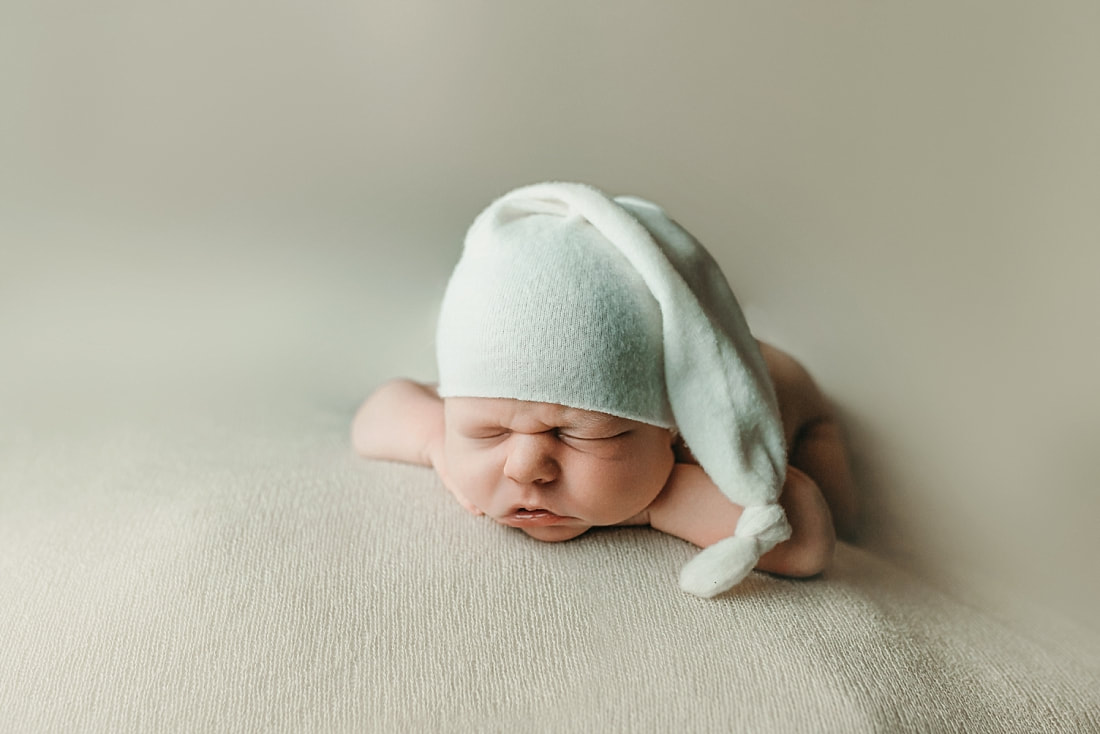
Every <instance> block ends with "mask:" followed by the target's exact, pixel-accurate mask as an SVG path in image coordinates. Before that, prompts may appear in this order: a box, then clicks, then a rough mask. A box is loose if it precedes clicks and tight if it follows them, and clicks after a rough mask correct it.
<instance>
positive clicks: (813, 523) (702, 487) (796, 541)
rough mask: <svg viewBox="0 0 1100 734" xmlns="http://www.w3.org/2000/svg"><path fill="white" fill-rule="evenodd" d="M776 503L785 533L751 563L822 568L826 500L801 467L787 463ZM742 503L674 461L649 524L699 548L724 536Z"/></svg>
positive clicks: (831, 539)
mask: <svg viewBox="0 0 1100 734" xmlns="http://www.w3.org/2000/svg"><path fill="white" fill-rule="evenodd" d="M779 504H781V505H782V506H783V509H784V510H785V511H786V512H787V520H788V521H789V522H790V524H791V529H792V534H791V537H790V538H789V539H787V540H785V541H784V542H782V543H780V544H779V545H777V546H775V547H774V548H772V549H771V550H770V551H768V552H767V553H765V554H764V555H763V556H762V557H761V558H760V562H759V563H758V564H757V565H756V567H757V568H758V569H759V570H761V571H768V572H770V573H778V574H783V575H784V576H813V575H815V574H818V573H821V572H822V571H824V570H825V567H826V566H827V565H828V564H829V560H830V559H831V558H832V555H833V548H834V546H835V545H836V533H835V531H834V530H833V521H832V517H831V516H830V514H829V506H828V505H827V504H826V503H825V499H824V498H823V497H822V495H821V490H819V489H818V487H817V485H816V484H815V483H814V481H813V480H812V479H810V478H809V477H808V476H806V475H805V474H804V473H802V472H801V471H799V470H798V469H795V468H794V467H788V469H787V481H786V483H785V484H784V485H783V493H782V494H781V495H780V497H779ZM741 511H742V508H741V507H740V506H739V505H735V504H734V503H732V502H730V500H729V499H728V498H727V497H726V496H725V495H724V494H722V491H721V490H719V489H718V487H717V485H715V484H714V482H712V481H711V480H710V477H708V476H707V475H706V472H704V471H703V470H702V468H700V467H699V466H697V465H694V464H676V466H675V467H674V468H673V470H672V474H671V475H670V477H669V480H668V483H667V484H666V485H665V488H664V490H662V492H661V494H660V495H659V496H658V497H657V499H656V500H654V502H653V504H651V505H650V506H649V511H648V512H649V524H650V525H652V526H653V527H654V528H656V529H657V530H661V531H663V532H666V533H669V534H670V535H675V536H676V537H678V538H683V539H684V540H687V541H690V542H692V543H694V544H695V545H698V546H699V547H701V548H705V547H707V546H709V545H713V544H714V543H717V542H718V541H719V540H722V539H723V538H726V537H728V536H729V535H730V534H731V532H732V528H734V527H736V525H737V520H738V519H739V518H740V517H741Z"/></svg>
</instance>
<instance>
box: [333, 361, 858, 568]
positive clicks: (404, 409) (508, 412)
mask: <svg viewBox="0 0 1100 734" xmlns="http://www.w3.org/2000/svg"><path fill="white" fill-rule="evenodd" d="M760 348H761V351H762V353H763V355H764V359H765V361H766V363H767V365H768V371H769V373H770V374H771V377H772V380H773V382H774V383H775V386H776V393H777V396H778V398H779V407H780V414H781V416H782V419H783V428H784V433H785V438H786V440H787V447H788V469H787V478H786V482H785V483H784V485H783V491H782V494H781V495H780V499H779V501H780V504H781V505H782V506H783V508H784V510H786V513H787V518H788V520H789V522H790V524H791V528H792V531H793V532H792V535H791V537H790V538H789V539H788V540H786V541H784V542H783V543H780V544H779V545H777V546H776V547H775V548H773V549H772V550H771V551H769V552H768V553H766V554H764V555H763V556H762V557H761V559H760V562H759V563H758V564H757V568H758V569H759V570H762V571H768V572H771V573H778V574H782V575H786V576H799V577H802V576H813V575H815V574H818V573H820V572H821V571H823V570H824V569H825V568H826V566H827V565H828V563H829V561H830V559H831V558H832V554H833V547H834V545H835V542H836V537H837V535H838V534H839V535H840V536H841V537H844V538H847V537H850V536H851V535H853V534H854V532H855V528H856V519H857V506H856V495H855V489H854V484H853V482H852V477H851V472H850V470H849V466H848V458H847V452H846V450H845V447H844V444H843V440H842V438H841V433H840V429H839V426H838V425H837V423H836V420H835V418H834V417H833V415H832V412H831V410H830V409H829V406H828V403H827V401H826V400H825V399H824V397H823V396H822V394H821V392H820V391H819V390H818V388H817V386H816V385H815V384H814V382H813V380H812V379H811V377H810V376H809V374H808V373H807V372H806V370H805V369H803V368H802V366H801V365H800V364H798V362H796V361H795V360H794V359H793V358H791V357H790V356H789V355H787V354H785V353H783V352H781V351H780V350H778V349H776V348H774V347H771V346H769V345H767V344H763V343H761V344H760ZM352 443H353V446H354V447H355V450H356V452H357V453H358V454H360V455H361V456H364V457H368V458H374V459H385V460H391V461H401V462H406V463H412V464H421V465H424V466H431V467H433V468H434V469H435V470H436V472H437V473H438V475H439V477H440V479H441V481H442V482H443V485H444V486H445V487H446V488H447V489H448V490H449V491H450V492H451V494H453V495H454V497H455V498H456V499H457V500H458V502H459V503H460V504H461V505H462V506H463V507H465V508H466V509H467V510H468V511H469V512H471V513H473V514H475V515H488V516H489V517H491V518H492V519H493V520H495V521H496V522H498V523H501V524H503V525H507V526H510V527H515V528H519V529H520V530H522V531H523V532H525V533H527V534H528V535H530V536H531V537H533V538H537V539H538V540H543V541H563V540H570V539H571V538H575V537H577V536H578V535H581V534H582V533H584V532H586V531H587V530H589V529H591V528H593V527H606V526H615V525H649V526H652V527H653V528H656V529H657V530H660V531H663V532H666V533H669V534H671V535H675V536H677V537H679V538H683V539H685V540H687V541H690V542H691V543H694V544H695V545H697V546H700V547H706V546H709V545H711V544H713V543H715V542H717V541H719V540H722V539H723V538H726V537H728V536H729V535H731V534H732V533H733V528H734V527H735V526H736V525H737V520H738V518H740V516H741V512H742V508H741V507H740V506H738V505H736V504H734V503H733V502H731V501H730V500H729V499H728V498H727V497H726V496H725V495H724V494H723V493H722V492H721V490H719V489H718V487H717V486H716V485H715V484H714V483H713V482H712V481H711V480H710V478H709V477H708V476H707V475H706V473H705V472H704V471H703V470H702V469H701V468H700V467H699V466H698V464H697V463H696V462H695V459H694V457H692V456H691V452H690V450H689V448H688V447H686V446H684V445H683V443H682V441H680V440H679V439H678V438H677V436H676V435H675V434H674V433H673V432H671V431H668V430H666V429H663V428H659V427H657V426H652V425H649V424H646V423H639V422H637V421H633V420H628V419H625V418H618V417H615V416H611V415H607V414H604V413H596V412H592V411H585V410H578V409H575V408H568V407H565V406H561V405H555V404H552V403H534V402H526V401H520V400H511V399H501V398H446V399H441V398H440V397H439V396H438V394H437V393H436V391H435V388H434V387H433V386H431V385H425V384H421V383H417V382H413V381H411V380H404V379H398V380H391V381H390V382H387V383H385V384H384V385H382V386H381V387H380V388H379V389H378V390H376V391H375V392H374V393H373V394H372V395H371V396H370V397H369V398H367V400H366V401H365V402H364V403H363V405H362V407H360V409H359V411H358V413H357V414H356V416H355V420H354V422H353V424H352Z"/></svg>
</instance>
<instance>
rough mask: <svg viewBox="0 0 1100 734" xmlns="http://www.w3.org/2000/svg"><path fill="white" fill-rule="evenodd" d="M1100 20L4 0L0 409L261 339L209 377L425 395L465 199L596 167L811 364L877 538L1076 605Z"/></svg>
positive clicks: (78, 401)
mask: <svg viewBox="0 0 1100 734" xmlns="http://www.w3.org/2000/svg"><path fill="white" fill-rule="evenodd" d="M1098 7H1100V6H1097V5H1096V4H1094V3H1090V2H1081V3H1069V2H1050V3H1033V2H967V3H959V2H922V3H874V2H851V1H846V2H784V3H756V2H703V1H701V0H693V1H689V2H682V3H671V2H664V3H661V2H640V3H628V2H622V1H621V0H614V1H611V2H603V3H591V2H579V1H578V0H562V1H561V2H557V3H550V4H547V3H540V4H537V5H536V4H527V3H522V2H442V1H440V2H434V3H433V2H425V1H424V0H413V1H410V0H401V1H400V2H399V1H398V0H386V1H383V2H361V1H360V2H335V3H327V4H319V3H307V2H304V1H299V2H276V3H272V4H260V5H257V4H255V3H245V2H241V1H240V0H228V1H226V0H218V1H217V2H215V1H214V0H199V1H198V2H187V3H183V2H180V3H172V4H170V5H168V4H163V3H142V2H137V1H136V0H124V1H123V2H114V3H110V4H107V5H102V4H101V5H99V6H97V7H96V8H95V9H91V8H89V7H86V6H85V5H84V4H81V3H77V2H72V1H71V0H70V1H69V2H62V3H51V4H48V5H47V4H44V3H32V2H14V3H5V7H4V10H3V16H4V18H5V19H4V21H3V22H0V85H2V87H0V88H2V89H3V96H2V98H0V107H2V110H0V112H2V114H0V159H2V160H3V161H4V162H3V164H2V165H0V228H2V229H0V238H2V245H0V247H2V248H3V249H2V261H0V289H6V290H7V291H8V292H9V293H11V292H12V291H13V290H15V289H20V292H21V293H23V294H24V297H23V299H22V301H21V302H23V303H26V302H32V303H35V304H36V308H39V309H40V310H41V313H45V314H54V313H55V314H56V316H57V318H56V320H55V323H56V324H57V328H56V330H54V331H53V332H46V333H44V332H43V331H41V330H40V329H36V330H30V329H21V328H20V326H19V323H20V318H19V315H18V314H7V316H8V317H9V318H8V319H6V321H7V323H6V324H5V325H4V329H3V334H0V335H2V336H3V337H4V340H5V347H4V349H5V351H8V350H10V352H9V354H14V355H17V358H16V359H15V360H11V359H7V360H5V361H6V362H7V364H6V366H4V367H0V369H2V370H5V371H6V373H7V374H6V375H4V380H3V382H4V387H3V388H2V389H0V397H2V398H3V399H4V400H5V401H6V404H7V405H6V409H7V410H15V411H22V414H23V415H25V420H26V422H27V424H28V425H29V426H31V427H32V428H33V429H36V430H49V427H50V426H54V425H59V424H62V423H65V424H68V423H71V422H77V423H81V422H83V423H87V424H94V422H95V420H96V418H95V416H96V415H98V414H101V413H103V412H104V411H109V410H110V409H111V405H112V394H117V393H118V392H119V391H123V390H125V391H130V393H132V392H133V391H142V390H145V391H148V394H149V395H150V399H151V400H152V396H154V395H156V394H161V393H163V392H164V391H178V392H181V393H186V389H187V384H188V382H187V380H188V361H187V359H188V355H189V353H191V352H193V351H194V350H206V351H208V350H226V353H227V354H237V352H234V351H233V350H241V349H244V348H248V349H249V350H251V352H250V354H251V356H250V357H249V359H247V360H245V359H243V358H241V359H236V360H235V361H228V362H227V364H226V368H225V385H226V387H225V389H226V390H231V391H242V390H248V389H250V388H249V386H250V385H253V384H255V383H257V382H261V383H262V382H263V380H264V379H265V375H264V370H263V366H264V363H265V361H269V360H287V359H296V360H299V363H300V364H301V370H302V371H303V373H307V374H309V375H312V378H313V379H315V380H316V381H318V382H319V383H324V384H325V385H326V386H327V389H328V390H329V394H330V395H331V396H332V400H333V401H334V403H340V404H348V405H350V404H351V403H352V402H353V401H354V400H355V399H357V398H358V397H360V396H362V394H364V393H365V392H366V391H367V390H368V389H369V388H370V387H372V386H373V385H374V384H376V383H377V382H378V381H379V380H381V379H383V378H384V377H387V376H390V375H394V374H406V375H411V376H415V377H421V378H431V377H432V376H433V369H434V368H433V362H432V359H433V355H432V348H431V340H432V325H433V320H434V312H435V309H436V307H437V304H438V299H439V296H440V289H441V288H442V285H443V283H444V281H445V278H446V275H447V272H448V270H449V268H450V267H451V266H452V265H453V263H454V261H455V259H456V258H457V255H458V247H459V243H460V240H461V236H462V233H463V230H464V228H465V227H466V225H467V224H468V223H469V221H470V220H471V218H472V217H473V216H474V214H476V212H477V211H478V210H479V209H480V208H481V207H482V206H483V205H484V204H486V203H487V202H488V201H489V200H490V199H491V198H492V197H493V196H495V195H497V194H499V193H502V192H503V191H505V190H507V189H509V188H512V187H513V186H516V185H519V184H523V183H530V182H533V181H537V180H542V179H573V180H582V181H587V182H590V183H594V184H596V185H598V186H600V187H603V188H605V189H606V190H608V191H610V192H613V193H635V194H638V195H642V196H647V197H650V198H653V199H656V200H658V201H660V202H662V203H663V204H664V205H665V206H666V208H667V209H668V210H669V211H670V212H671V213H672V214H673V215H674V216H676V217H677V218H678V219H680V220H681V221H682V222H683V223H685V224H686V225H687V226H688V227H689V228H690V229H692V230H693V231H694V232H695V233H696V234H697V235H698V236H699V237H700V239H702V240H703V241H704V242H705V243H706V244H707V245H708V246H709V247H710V248H711V249H712V251H713V252H714V253H715V255H716V256H717V258H718V259H719V261H720V262H721V263H722V265H723V267H724V268H725V269H726V271H727V273H728V275H729V277H730V279H731V281H732V282H733V284H734V287H735V290H737V292H738V293H739V295H740V296H741V298H742V301H743V303H744V304H745V306H746V310H747V312H748V314H749V316H750V321H751V322H752V323H753V325H754V327H755V328H756V330H757V332H758V333H759V335H761V336H763V337H764V338H769V339H772V340H774V341H775V342H776V343H777V344H779V345H780V346H782V347H785V348H787V349H788V350H790V351H792V352H793V353H794V354H796V355H797V356H798V357H800V358H801V359H802V360H803V361H804V362H805V363H806V364H807V365H808V366H809V367H810V369H811V370H812V371H813V372H814V373H815V374H816V375H817V376H818V377H819V380H820V382H821V384H822V386H823V387H824V388H825V390H826V391H827V392H828V393H829V394H830V395H831V396H832V397H833V398H834V399H835V401H836V402H837V404H838V405H839V406H840V408H841V410H842V411H843V413H844V415H845V416H846V418H847V421H848V425H849V428H850V432H851V435H852V439H853V444H854V453H855V457H856V462H857V468H858V471H859V475H860V479H861V482H862V485H863V487H864V490H865V491H866V493H867V496H868V507H869V511H868V532H867V537H866V542H867V543H868V544H869V545H870V546H871V547H872V548H875V549H878V550H879V551H881V552H883V553H885V554H887V555H889V556H891V557H893V558H895V559H900V560H901V561H902V562H904V563H905V564H907V565H909V566H910V567H911V568H914V569H917V570H918V571H920V572H921V573H924V574H926V575H927V576H929V577H930V578H932V579H934V580H936V581H937V582H939V583H941V584H943V585H945V586H948V587H951V588H953V589H955V590H957V591H963V592H964V593H967V594H970V595H972V596H973V598H974V599H975V600H984V601H994V602H996V601H997V600H998V599H1001V600H1004V599H1010V598H1030V599H1040V600H1041V601H1042V603H1043V604H1045V605H1048V606H1050V607H1052V608H1057V609H1062V610H1065V611H1069V612H1071V613H1072V614H1074V615H1075V616H1078V617H1080V618H1082V619H1085V620H1086V621H1090V623H1091V624H1093V625H1096V622H1095V621H1094V620H1095V619H1100V614H1097V612H1100V598H1098V594H1100V591H1098V589H1100V584H1098V583H1097V571H1096V560H1097V551H1098V549H1100V540H1098V538H1100V534H1098V533H1096V532H1095V530H1094V529H1093V528H1094V526H1095V518H1096V515H1097V513H1098V512H1100V499H1098V496H1097V479H1096V477H1097V470H1096V461H1095V456H1096V454H1097V449H1098V446H1100V390H1097V388H1096V385H1095V377H1094V376H1095V375H1096V374H1097V373H1100V341H1098V339H1097V335H1096V325H1095V318H1096V316H1097V315H1098V314H1100V295H1098V289H1097V288H1096V280H1097V277H1096V274H1097V269H1098V266H1100V254H1098V251H1100V248H1098V245H1100V206H1098V202H1100V134H1098V132H1097V131H1098V130H1100V84H1098V82H1097V81H1096V79H1097V73H1096V72H1097V69H1100V44H1097V43H1096V38H1097V34H1098V32H1100V10H1098ZM317 279H326V287H328V292H329V293H330V294H331V295H330V296H329V297H328V299H327V300H324V301H322V302H317V301H316V300H307V299H305V298H301V297H300V294H302V293H306V292H313V290H312V287H313V286H315V285H316V281H317ZM303 283H310V284H311V288H310V289H307V288H305V287H303V285H302V284H303ZM118 289H126V290H127V292H128V293H129V296H130V303H131V304H132V308H128V309H126V310H125V311H120V310H118V308H117V307H116V306H114V305H110V304H111V303H113V302H112V301H109V299H106V298H103V297H102V296H103V295H104V294H106V293H108V292H113V291H116V290H118ZM30 291H33V293H32V294H30V295H27V293H28V292H30ZM2 293H3V290H0V294H2ZM28 299H29V300H28ZM195 299H202V300H203V301H204V303H205V304H207V305H208V306H209V305H210V304H214V305H215V306H218V307H223V311H224V314H225V318H224V319H223V320H217V321H209V322H208V321H201V322H199V321H196V320H195V319H194V318H192V316H191V315H190V314H191V311H190V310H189V308H188V304H189V303H192V302H193V301H194V300H195ZM3 307H4V306H3V300H2V295H0V309H2V308H3ZM379 314H384V317H382V318H380V317H379ZM39 315H41V314H39ZM348 319H357V320H361V321H362V340H361V341H360V342H357V343H354V344H348V343H336V342H334V341H333V340H328V339H326V338H325V334H326V328H327V327H326V324H330V323H333V322H344V323H346V320H348ZM135 330H137V332H139V333H140V334H141V335H142V339H143V340H144V347H143V349H141V350H140V351H133V350H131V351H129V352H120V349H121V347H119V348H116V346H117V345H123V344H129V343H130V342H129V341H128V340H129V339H130V338H131V337H132V336H133V334H134V332H135ZM333 331H334V332H335V331H336V330H335V329H333ZM242 345H243V346H242ZM78 347H79V348H78ZM241 353H243V352H241ZM154 373H155V374H157V375H158V377H157V379H156V380H152V378H150V377H149V375H151V374H154ZM87 374H94V375H96V378H95V383H94V385H91V386H90V385H89V384H87V382H85V381H84V379H83V376H84V375H87ZM32 376H33V377H34V379H36V380H40V381H41V380H47V381H49V380H52V385H53V388H52V389H51V390H50V391H48V393H46V394H48V399H45V400H44V399H43V398H42V394H37V395H35V396H34V398H33V401H32V399H31V398H28V397H27V396H26V395H25V393H24V392H22V391H21V390H20V389H19V385H20V384H21V383H22V382H24V381H26V380H28V379H30V378H31V377H32ZM112 391H114V393H113V392H112ZM128 404H131V403H128Z"/></svg>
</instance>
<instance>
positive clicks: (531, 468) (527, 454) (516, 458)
mask: <svg viewBox="0 0 1100 734" xmlns="http://www.w3.org/2000/svg"><path fill="white" fill-rule="evenodd" d="M554 441H555V439H554V437H553V436H551V435H549V434H542V433H539V434H534V435H527V434H513V435H512V437H511V438H510V443H511V444H512V445H511V446H510V451H509V452H508V458H507V460H506V461H505V462H504V474H505V476H507V477H508V478H509V479H511V480H512V481H514V482H518V483H520V484H546V483H547V482H552V481H554V480H555V479H557V476H558V470H559V467H558V463H557V461H556V460H555V458H554V451H553V448H554V446H553V444H554Z"/></svg>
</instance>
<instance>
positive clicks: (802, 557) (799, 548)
mask: <svg viewBox="0 0 1100 734" xmlns="http://www.w3.org/2000/svg"><path fill="white" fill-rule="evenodd" d="M791 541H793V542H792V545H791V547H790V548H789V553H788V554H787V557H786V559H785V563H784V564H783V565H784V566H785V568H784V569H783V571H782V573H783V574H784V575H785V576H792V577H794V578H809V577H810V576H817V575H818V574H820V573H822V572H824V571H825V569H826V568H828V567H829V564H830V563H831V562H832V560H833V553H834V551H835V550H836V532H835V531H834V530H833V526H832V523H825V524H823V525H821V526H819V527H814V528H804V529H803V531H802V532H801V533H800V534H799V537H795V538H792V539H791Z"/></svg>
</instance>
